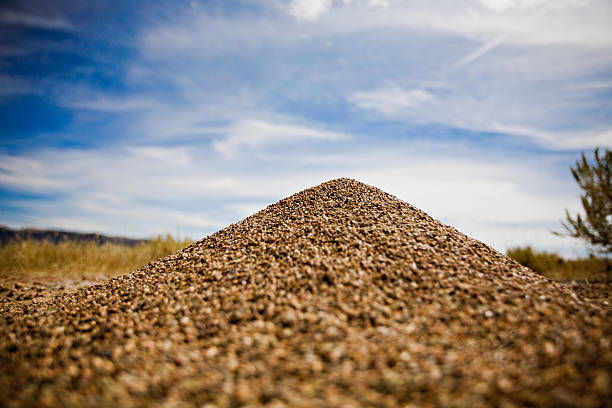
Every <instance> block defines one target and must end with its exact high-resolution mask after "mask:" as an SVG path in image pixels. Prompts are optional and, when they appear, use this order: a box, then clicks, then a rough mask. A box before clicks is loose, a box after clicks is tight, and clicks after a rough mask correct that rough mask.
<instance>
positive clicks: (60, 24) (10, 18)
mask: <svg viewBox="0 0 612 408" xmlns="http://www.w3.org/2000/svg"><path fill="white" fill-rule="evenodd" d="M0 23H2V24H8V25H20V26H27V27H34V28H42V29H46V30H58V31H71V30H73V29H74V25H73V24H72V23H70V22H69V21H68V20H66V19H64V18H61V17H48V16H38V15H35V14H25V13H19V12H16V11H11V10H0Z"/></svg>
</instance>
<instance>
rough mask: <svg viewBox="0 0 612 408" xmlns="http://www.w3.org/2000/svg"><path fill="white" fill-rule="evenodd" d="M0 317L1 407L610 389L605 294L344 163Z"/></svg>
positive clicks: (365, 401)
mask: <svg viewBox="0 0 612 408" xmlns="http://www.w3.org/2000/svg"><path fill="white" fill-rule="evenodd" d="M0 322H1V328H0V393H1V395H0V405H6V406H66V407H71V406H78V407H82V406H94V405H95V406H168V407H170V406H172V407H202V406H204V407H209V408H211V407H238V406H251V407H252V406H274V407H281V406H292V407H293V406H295V407H328V406H342V407H359V406H368V407H370V406H371V407H406V406H408V407H410V406H432V407H433V406H457V407H465V406H503V407H514V406H524V405H528V406H581V407H595V406H606V405H608V406H610V404H611V401H612V399H611V398H612V392H611V387H612V380H611V372H612V371H611V368H612V347H611V334H612V328H611V325H610V312H609V309H602V308H599V307H598V306H597V305H596V304H595V303H590V302H583V301H581V300H580V299H579V298H578V297H577V296H576V295H575V294H574V293H573V292H572V291H571V290H569V289H566V288H562V287H561V286H559V285H557V284H554V283H551V282H549V281H547V280H546V279H544V278H542V277H540V276H537V275H535V274H534V273H532V272H531V271H529V270H528V269H526V268H523V267H521V266H519V265H518V264H517V263H515V262H513V261H511V260H510V259H508V258H507V257H505V256H503V255H501V254H499V253H498V252H496V251H494V250H493V249H491V248H489V247H488V246H486V245H484V244H482V243H480V242H478V241H476V240H473V239H471V238H469V237H467V236H465V235H463V234H461V233H460V232H458V231H456V230H455V229H453V228H451V227H449V226H446V225H443V224H441V223H440V222H438V221H436V220H434V219H432V218H430V217H429V216H427V215H426V214H425V213H423V212H421V211H419V210H418V209H416V208H414V207H412V206H411V205H409V204H407V203H405V202H403V201H401V200H399V199H397V198H395V197H393V196H391V195H389V194H386V193H384V192H382V191H380V190H378V189H376V188H374V187H370V186H367V185H365V184H362V183H359V182H357V181H354V180H348V179H339V180H334V181H330V182H327V183H324V184H321V185H319V186H317V187H314V188H311V189H308V190H305V191H302V192H300V193H298V194H295V195H293V196H291V197H289V198H286V199H284V200H281V201H280V202H278V203H276V204H274V205H271V206H269V207H268V208H266V209H264V210H263V211H261V212H259V213H257V214H254V215H253V216H251V217H248V218H246V219H245V220H243V221H241V222H239V223H237V224H233V225H230V226H229V227H227V228H226V229H224V230H222V231H219V232H217V233H215V234H213V235H211V236H209V237H207V238H205V239H203V240H202V241H199V242H197V243H195V244H194V245H192V246H190V247H188V248H186V249H184V250H182V251H180V252H177V253H175V254H173V255H171V256H169V257H167V258H164V259H161V260H160V261H158V262H155V263H151V264H149V265H147V266H145V267H143V268H142V269H140V270H138V271H136V272H133V273H131V274H128V275H125V276H122V277H119V278H116V279H113V280H111V281H109V282H107V283H106V284H104V285H98V286H93V287H90V288H86V289H82V290H80V291H78V292H75V293H73V294H70V295H64V296H61V297H57V298H55V299H53V300H52V301H50V302H48V303H45V304H43V305H38V306H24V307H22V308H18V309H16V310H12V311H10V312H9V311H6V310H5V311H4V312H3V313H2V314H0Z"/></svg>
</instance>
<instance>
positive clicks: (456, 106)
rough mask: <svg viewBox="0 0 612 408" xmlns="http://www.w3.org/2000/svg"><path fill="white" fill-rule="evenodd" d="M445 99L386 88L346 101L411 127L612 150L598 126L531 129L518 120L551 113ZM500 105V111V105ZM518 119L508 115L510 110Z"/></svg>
mask: <svg viewBox="0 0 612 408" xmlns="http://www.w3.org/2000/svg"><path fill="white" fill-rule="evenodd" d="M438 92H439V93H440V95H441V96H436V95H435V94H433V93H431V92H427V91H424V90H422V89H418V88H417V89H408V90H403V89H402V88H399V87H383V88H379V89H373V90H370V91H361V92H356V93H354V94H352V95H349V96H348V97H347V100H348V101H349V102H350V103H352V104H354V105H355V106H357V107H359V108H360V109H363V110H368V111H373V112H377V113H379V114H381V115H384V116H385V117H388V118H391V119H395V120H399V121H405V122H409V123H415V122H416V123H438V124H444V125H447V126H452V127H458V128H464V129H470V130H475V131H480V132H494V133H502V134H507V135H515V136H520V137H523V138H525V139H528V140H530V141H532V142H533V143H536V144H538V145H540V146H542V147H545V148H547V149H553V150H575V149H591V148H594V147H596V146H612V127H609V126H603V127H597V126H593V127H590V128H582V129H580V128H578V129H571V130H569V129H567V130H555V131H553V130H547V129H545V128H538V127H535V126H533V125H530V124H528V123H529V122H528V121H526V120H525V119H522V118H520V115H517V113H518V112H523V111H524V112H525V113H524V116H525V118H527V117H528V115H529V113H530V112H529V110H532V112H531V113H533V109H543V108H550V107H534V108H530V107H528V106H527V105H521V104H515V103H513V102H512V101H508V100H499V99H497V98H495V97H493V98H490V97H489V96H488V95H485V96H484V97H482V98H479V99H475V98H474V97H473V96H471V95H469V94H465V93H461V94H459V95H456V94H453V93H452V92H449V90H448V89H439V90H438ZM497 104H499V105H497ZM504 106H505V108H506V109H507V110H510V112H512V113H513V115H512V116H510V115H507V110H506V109H504Z"/></svg>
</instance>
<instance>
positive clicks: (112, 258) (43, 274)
mask: <svg viewBox="0 0 612 408" xmlns="http://www.w3.org/2000/svg"><path fill="white" fill-rule="evenodd" d="M191 243H192V241H191V240H189V239H186V240H175V239H174V238H173V237H172V236H171V235H166V236H165V237H162V236H158V237H157V238H155V239H152V240H151V241H149V242H146V243H143V244H140V245H136V246H133V247H129V246H125V245H118V244H104V245H96V244H95V243H83V242H64V243H60V244H52V243H49V242H44V241H43V242H40V241H33V240H26V241H21V242H15V243H10V244H8V245H6V246H3V247H0V276H5V277H11V278H17V279H19V278H49V277H56V278H60V279H78V278H94V277H96V278H97V277H101V276H104V277H107V278H110V277H113V276H117V275H121V274H123V273H127V272H131V271H133V270H135V269H137V268H139V267H141V266H143V265H145V264H146V263H148V262H150V261H153V260H156V259H158V258H161V257H163V256H166V255H168V254H171V253H173V252H176V251H178V250H179V249H181V248H184V247H186V246H187V245H189V244H191Z"/></svg>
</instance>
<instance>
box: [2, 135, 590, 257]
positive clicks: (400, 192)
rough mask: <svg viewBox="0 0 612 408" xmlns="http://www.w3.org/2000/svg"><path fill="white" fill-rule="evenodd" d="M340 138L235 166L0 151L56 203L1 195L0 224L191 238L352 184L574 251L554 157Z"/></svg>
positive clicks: (9, 176)
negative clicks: (306, 192)
mask: <svg viewBox="0 0 612 408" xmlns="http://www.w3.org/2000/svg"><path fill="white" fill-rule="evenodd" d="M339 143H340V144H341V146H338V147H337V148H329V149H325V150H322V151H315V152H307V151H303V152H295V151H292V150H284V151H283V152H282V154H281V155H279V156H278V157H274V156H272V157H271V159H270V160H272V161H269V162H266V163H265V164H261V163H259V162H257V161H252V160H243V161H241V162H240V163H239V164H238V165H237V164H236V163H235V162H232V161H230V162H228V161H226V160H224V159H223V157H221V156H219V155H215V154H214V151H211V150H210V149H208V148H207V147H206V146H199V147H198V146H191V147H190V148H188V149H186V148H166V147H162V146H146V147H137V146H132V147H126V148H121V149H113V150H105V151H93V150H70V151H62V150H44V151H37V152H31V153H28V154H22V155H2V156H0V163H1V165H2V168H1V171H0V186H2V187H3V188H10V189H12V190H18V191H24V192H28V193H34V194H51V195H53V196H55V197H59V198H57V199H55V200H54V201H52V202H48V201H40V200H31V201H30V200H24V199H19V200H15V201H11V200H8V199H6V200H4V202H5V203H7V204H9V205H12V206H13V207H15V206H19V207H20V208H21V209H22V211H24V212H25V214H26V215H25V216H21V217H20V218H19V219H20V220H21V221H19V222H17V221H16V219H14V218H11V217H12V216H11V211H5V209H4V208H3V209H2V210H3V211H2V213H1V215H0V223H3V224H8V225H14V226H17V225H19V223H21V224H24V223H25V224H28V225H31V226H37V227H43V228H48V227H56V228H57V227H62V228H70V229H78V230H81V231H83V230H92V229H93V230H96V231H98V232H103V233H108V234H124V235H130V236H138V235H140V236H149V235H152V234H159V233H165V232H173V233H176V231H177V229H180V230H181V233H182V234H183V235H188V236H191V237H193V238H199V237H201V236H203V235H204V234H208V233H211V232H213V231H215V230H216V229H218V228H222V227H224V226H226V225H228V224H229V223H231V222H236V221H238V220H240V219H242V218H244V217H245V216H247V215H249V214H251V213H254V212H255V211H258V210H260V209H263V208H264V207H265V206H266V205H267V204H270V203H273V202H275V201H277V200H278V199H281V198H283V197H285V196H288V195H290V194H292V193H295V192H297V191H299V190H301V189H304V188H307V187H310V186H313V185H316V184H319V183H321V182H323V181H326V180H329V179H332V178H337V177H353V178H357V179H358V180H361V181H363V182H366V183H369V184H371V185H375V186H378V187H380V188H382V189H383V190H385V191H388V192H390V193H392V194H395V195H397V196H398V197H399V198H401V199H403V200H406V201H407V202H409V203H411V204H413V205H415V206H417V207H419V208H421V209H423V210H424V211H426V212H428V213H429V214H430V215H431V216H433V217H435V218H438V219H441V220H442V221H444V222H447V223H450V224H451V225H453V226H455V227H457V228H458V229H459V230H461V231H463V232H465V233H467V234H469V235H472V236H475V237H476V238H478V239H481V240H483V241H484V242H485V243H488V244H491V245H494V246H495V247H496V248H497V249H499V250H504V249H505V248H506V247H507V246H513V245H522V244H533V245H536V246H539V247H547V248H552V247H553V246H554V247H555V249H558V248H561V249H563V248H565V249H566V250H572V248H574V246H572V245H573V243H572V242H566V241H563V240H557V239H556V238H554V237H552V236H548V231H549V230H550V229H555V228H558V225H560V224H558V220H559V219H560V218H561V217H562V216H563V210H564V208H569V209H570V210H571V211H575V210H576V209H577V207H578V205H579V200H578V197H577V191H576V187H575V186H574V185H573V181H572V180H571V175H570V174H569V170H567V171H564V172H563V173H562V174H558V172H557V170H556V168H557V167H558V159H554V160H553V159H551V158H548V159H541V158H537V159H536V158H535V156H533V157H525V158H507V157H503V154H502V153H503V152H502V153H499V156H493V157H491V156H489V155H487V154H485V155H483V154H482V153H481V152H474V151H472V150H473V149H472V148H467V147H466V148H460V147H458V146H457V145H454V144H428V143H423V142H406V143H400V144H389V143H384V142H382V141H379V140H376V139H362V140H360V143H355V141H354V140H351V141H349V140H344V141H339ZM281 156H282V157H281ZM569 164H571V163H569ZM563 167H564V169H567V168H568V167H569V165H568V166H567V167H566V166H563ZM566 173H567V174H566ZM279 174H282V177H281V176H279Z"/></svg>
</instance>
